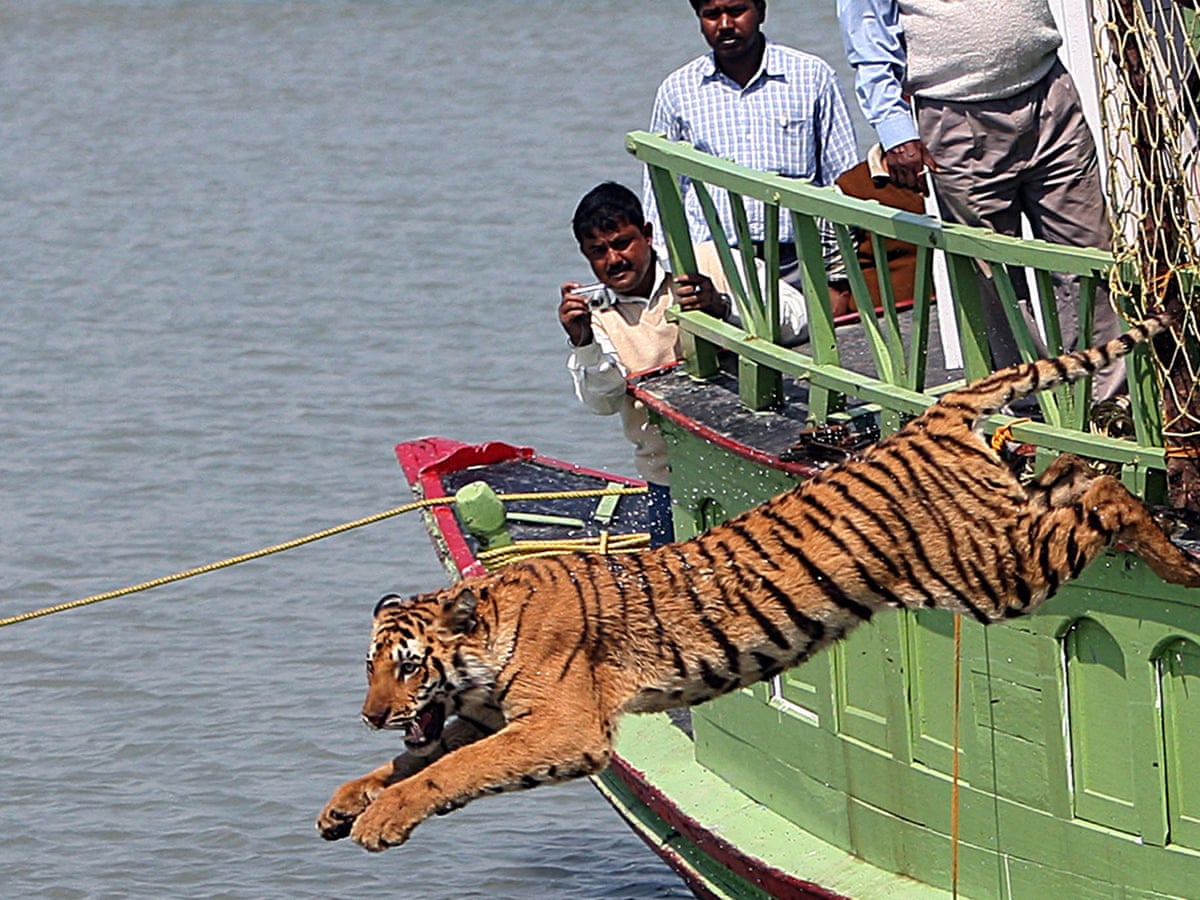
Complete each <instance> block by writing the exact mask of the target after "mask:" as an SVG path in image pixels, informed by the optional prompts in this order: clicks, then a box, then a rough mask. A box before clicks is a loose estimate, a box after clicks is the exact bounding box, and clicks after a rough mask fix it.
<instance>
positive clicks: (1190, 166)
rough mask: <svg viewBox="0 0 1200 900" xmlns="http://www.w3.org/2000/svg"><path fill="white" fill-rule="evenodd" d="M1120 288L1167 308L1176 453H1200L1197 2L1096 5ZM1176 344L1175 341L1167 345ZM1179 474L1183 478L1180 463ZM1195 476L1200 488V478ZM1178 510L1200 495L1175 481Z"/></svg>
mask: <svg viewBox="0 0 1200 900" xmlns="http://www.w3.org/2000/svg"><path fill="white" fill-rule="evenodd" d="M1091 2H1092V21H1093V23H1094V34H1093V37H1094V51H1095V59H1096V73H1097V79H1098V84H1099V92H1100V111H1101V120H1102V123H1103V141H1104V144H1105V149H1106V151H1107V153H1106V154H1105V155H1106V156H1107V159H1108V192H1109V199H1110V202H1111V205H1112V209H1111V212H1112V215H1113V223H1114V242H1113V253H1114V255H1115V256H1116V259H1117V263H1118V264H1117V266H1116V267H1115V268H1114V271H1113V281H1114V284H1113V287H1114V291H1113V293H1114V295H1124V296H1129V297H1130V298H1131V300H1132V303H1133V306H1134V310H1135V312H1136V313H1145V312H1146V311H1147V310H1148V309H1150V308H1152V307H1157V308H1162V307H1166V308H1167V309H1169V310H1170V311H1172V312H1173V313H1174V314H1175V316H1176V319H1177V323H1178V328H1177V329H1176V337H1177V340H1176V341H1174V342H1163V343H1159V344H1157V345H1156V347H1155V360H1156V366H1157V368H1158V370H1159V373H1160V375H1161V378H1160V379H1159V382H1160V386H1161V388H1162V413H1163V439H1164V443H1165V445H1166V447H1167V455H1168V457H1169V458H1171V460H1173V461H1175V462H1177V463H1178V461H1181V460H1182V461H1187V462H1186V463H1185V465H1187V466H1190V467H1191V468H1193V469H1195V468H1196V457H1197V456H1200V388H1198V383H1200V352H1198V350H1200V302H1197V300H1198V297H1197V290H1198V289H1200V284H1198V283H1197V274H1198V273H1200V269H1198V268H1197V262H1198V257H1200V112H1198V107H1200V64H1198V60H1197V50H1198V48H1200V17H1198V16H1197V14H1196V10H1195V9H1194V5H1195V2H1196V0H1091ZM1167 344H1169V345H1170V346H1167ZM1176 469H1177V471H1176V473H1175V477H1174V481H1175V482H1178V481H1179V480H1180V477H1181V473H1180V472H1179V471H1178V469H1179V465H1178V464H1177V465H1176ZM1193 474H1195V475H1196V478H1195V479H1192V478H1186V479H1185V480H1188V481H1194V482H1196V483H1200V473H1193ZM1171 491H1172V494H1173V499H1175V501H1176V504H1177V505H1189V506H1194V505H1195V503H1194V500H1195V496H1196V494H1197V492H1196V491H1195V489H1194V488H1190V489H1185V490H1183V496H1180V493H1179V491H1180V486H1179V485H1178V484H1173V485H1172V486H1171Z"/></svg>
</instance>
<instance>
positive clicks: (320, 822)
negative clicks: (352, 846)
mask: <svg viewBox="0 0 1200 900" xmlns="http://www.w3.org/2000/svg"><path fill="white" fill-rule="evenodd" d="M380 789H381V785H379V784H376V783H375V782H374V781H373V780H371V779H366V778H356V779H355V780H354V781H347V782H346V783H345V784H343V785H342V786H341V787H340V788H338V789H337V790H336V791H334V792H333V796H332V797H330V798H329V802H328V803H326V804H325V808H324V809H323V810H321V814H320V815H319V816H317V831H318V832H320V834H321V837H323V838H325V840H327V841H337V840H341V839H342V838H344V837H345V836H346V835H348V834H349V833H350V829H351V827H352V826H353V825H354V822H355V820H356V819H357V818H358V817H359V816H360V815H361V814H362V811H363V810H364V809H366V808H367V807H368V806H370V804H371V800H372V799H373V798H374V797H375V795H376V794H378V793H379V791H380Z"/></svg>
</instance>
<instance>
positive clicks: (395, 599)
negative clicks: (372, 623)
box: [371, 594, 404, 616]
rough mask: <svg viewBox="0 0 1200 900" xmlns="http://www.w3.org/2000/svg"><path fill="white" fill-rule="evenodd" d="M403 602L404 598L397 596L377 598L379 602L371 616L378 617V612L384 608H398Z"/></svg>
mask: <svg viewBox="0 0 1200 900" xmlns="http://www.w3.org/2000/svg"><path fill="white" fill-rule="evenodd" d="M403 602H404V598H403V597H401V596H400V595H399V594H384V595H383V596H382V597H380V598H379V602H378V603H376V604H375V611H374V612H373V613H371V615H372V616H377V615H379V611H380V610H381V609H383V608H384V607H385V606H399V605H400V604H401V603H403Z"/></svg>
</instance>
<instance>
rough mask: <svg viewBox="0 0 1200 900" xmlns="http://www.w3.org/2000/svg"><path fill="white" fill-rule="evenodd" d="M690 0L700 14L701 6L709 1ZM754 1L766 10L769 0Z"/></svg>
mask: <svg viewBox="0 0 1200 900" xmlns="http://www.w3.org/2000/svg"><path fill="white" fill-rule="evenodd" d="M689 2H690V3H691V4H692V11H693V12H695V13H696V15H700V7H702V6H703V5H704V4H705V3H707V2H708V0H689ZM752 2H753V3H754V5H755V6H757V7H758V8H759V9H760V10H762V11H763V12H766V9H767V0H752Z"/></svg>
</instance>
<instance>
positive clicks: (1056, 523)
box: [1031, 460, 1200, 593]
mask: <svg viewBox="0 0 1200 900" xmlns="http://www.w3.org/2000/svg"><path fill="white" fill-rule="evenodd" d="M1057 465H1058V463H1056V464H1055V466H1057ZM1055 466H1051V468H1050V469H1048V470H1047V475H1051V473H1052V472H1053V475H1052V477H1051V478H1050V479H1045V476H1043V479H1041V480H1039V483H1041V482H1042V481H1043V480H1044V481H1045V482H1046V483H1044V484H1042V485H1041V488H1040V489H1041V490H1042V495H1041V497H1040V499H1034V500H1033V501H1032V502H1031V506H1034V507H1037V506H1039V505H1041V506H1042V507H1043V509H1045V507H1047V506H1048V507H1049V509H1047V510H1046V511H1045V512H1044V513H1043V514H1042V515H1040V516H1036V521H1035V523H1034V531H1035V536H1036V542H1037V543H1038V544H1039V545H1040V546H1041V548H1042V549H1041V551H1040V559H1041V563H1042V569H1043V574H1045V575H1046V577H1047V579H1048V581H1049V582H1050V585H1051V591H1050V592H1051V593H1053V592H1054V589H1055V588H1057V587H1058V585H1059V584H1061V583H1062V582H1063V581H1066V580H1067V579H1068V578H1074V577H1075V576H1077V575H1078V574H1079V572H1080V571H1082V569H1083V568H1084V567H1085V566H1086V565H1087V564H1088V563H1090V562H1091V561H1092V560H1093V559H1095V558H1096V557H1097V556H1098V555H1099V554H1100V552H1101V551H1102V550H1103V549H1104V548H1106V547H1109V546H1112V545H1113V544H1123V545H1125V546H1126V547H1127V548H1128V549H1129V550H1130V551H1131V552H1133V553H1134V554H1135V555H1137V556H1138V557H1140V558H1141V559H1142V560H1143V561H1144V562H1145V563H1146V564H1147V565H1148V566H1150V568H1151V570H1153V572H1154V573H1155V574H1156V575H1158V577H1159V578H1161V579H1162V580H1163V581H1166V582H1168V583H1170V584H1180V585H1184V586H1185V587H1200V561H1198V560H1196V559H1194V558H1193V557H1191V556H1190V555H1188V554H1187V553H1186V552H1185V551H1183V550H1182V549H1180V548H1179V547H1177V546H1176V545H1175V544H1173V543H1171V541H1170V540H1169V539H1168V538H1167V536H1166V534H1164V533H1163V531H1162V529H1160V528H1159V527H1158V525H1156V524H1155V522H1154V519H1153V518H1152V517H1151V515H1150V512H1149V510H1148V509H1147V508H1146V505H1145V504H1144V503H1142V501H1141V500H1139V499H1138V498H1137V497H1135V496H1134V495H1133V494H1131V493H1130V492H1129V490H1128V489H1127V488H1126V487H1125V485H1123V484H1121V482H1120V481H1119V480H1117V479H1116V478H1114V477H1113V476H1111V475H1098V474H1095V473H1092V474H1091V475H1090V476H1089V475H1088V474H1087V473H1088V472H1090V471H1091V470H1090V469H1088V468H1087V465H1086V463H1083V462H1082V460H1078V461H1076V462H1066V463H1063V464H1062V466H1061V467H1059V468H1058V469H1057V471H1055ZM1081 467H1082V468H1081ZM1085 470H1086V471H1085ZM1052 484H1053V485H1056V486H1051V485H1052Z"/></svg>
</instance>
